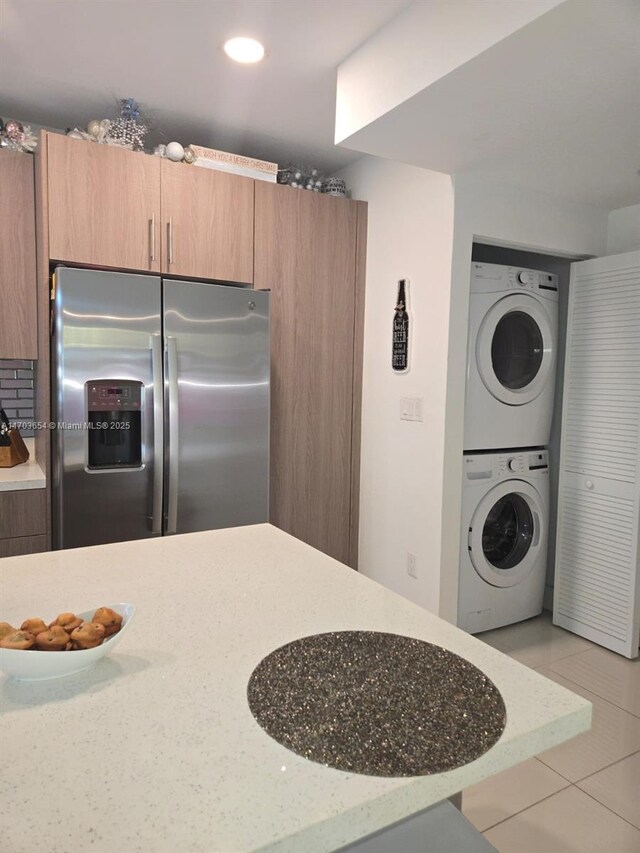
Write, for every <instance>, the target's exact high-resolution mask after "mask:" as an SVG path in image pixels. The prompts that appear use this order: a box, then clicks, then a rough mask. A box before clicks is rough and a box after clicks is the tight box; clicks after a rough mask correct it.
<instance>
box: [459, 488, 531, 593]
mask: <svg viewBox="0 0 640 853" xmlns="http://www.w3.org/2000/svg"><path fill="white" fill-rule="evenodd" d="M544 524H545V522H544V515H543V512H542V499H541V498H540V495H539V494H538V492H537V491H536V489H535V488H534V487H533V486H532V485H530V484H529V483H525V482H524V481H523V480H507V481H505V482H502V483H500V484H499V485H497V486H495V487H494V488H493V489H491V491H489V492H487V494H486V495H485V496H484V497H483V498H482V500H481V501H480V503H479V504H478V507H477V509H476V511H475V512H474V514H473V518H472V519H471V527H470V529H469V556H470V557H471V562H472V563H473V567H474V569H475V570H476V572H477V573H478V574H479V575H480V577H481V578H482V579H483V580H485V581H486V582H487V583H490V584H491V585H492V586H501V587H506V586H515V584H518V583H521V582H522V581H523V580H524V579H525V578H526V577H527V575H528V574H529V573H530V572H531V570H532V569H533V567H534V566H535V563H536V559H537V557H538V553H539V551H540V547H541V545H542V544H544V543H545V542H546V536H547V531H546V529H545V527H544Z"/></svg>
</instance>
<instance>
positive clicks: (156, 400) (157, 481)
mask: <svg viewBox="0 0 640 853" xmlns="http://www.w3.org/2000/svg"><path fill="white" fill-rule="evenodd" d="M150 340H151V376H152V382H153V498H152V500H153V510H152V516H151V530H152V531H153V533H162V469H163V453H164V441H163V433H164V418H163V412H162V397H163V394H162V337H161V336H160V334H159V333H158V332H156V333H154V334H152V335H151V337H150Z"/></svg>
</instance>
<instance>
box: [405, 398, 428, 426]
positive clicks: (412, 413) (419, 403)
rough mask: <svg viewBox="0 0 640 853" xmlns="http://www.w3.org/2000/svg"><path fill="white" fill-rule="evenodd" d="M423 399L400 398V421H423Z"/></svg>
mask: <svg viewBox="0 0 640 853" xmlns="http://www.w3.org/2000/svg"><path fill="white" fill-rule="evenodd" d="M423 404H424V397H402V399H401V400H400V420H401V421H423V420H424V417H423Z"/></svg>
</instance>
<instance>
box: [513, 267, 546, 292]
mask: <svg viewBox="0 0 640 853" xmlns="http://www.w3.org/2000/svg"><path fill="white" fill-rule="evenodd" d="M508 278H509V287H513V289H514V290H542V291H543V292H544V291H545V290H546V291H550V292H551V293H557V292H558V276H557V275H556V274H555V273H552V272H540V271H539V270H525V269H521V268H520V267H509V272H508Z"/></svg>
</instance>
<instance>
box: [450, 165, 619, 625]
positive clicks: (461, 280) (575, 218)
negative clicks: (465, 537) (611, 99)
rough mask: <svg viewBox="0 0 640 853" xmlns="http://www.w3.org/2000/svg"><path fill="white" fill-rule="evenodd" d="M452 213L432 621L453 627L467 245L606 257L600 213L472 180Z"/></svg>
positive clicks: (461, 178)
mask: <svg viewBox="0 0 640 853" xmlns="http://www.w3.org/2000/svg"><path fill="white" fill-rule="evenodd" d="M454 187H455V215H454V235H453V256H452V279H451V306H450V316H451V324H450V329H449V359H448V376H447V402H446V430H445V436H446V442H445V448H444V461H443V468H444V475H443V500H442V506H443V510H442V518H443V525H442V540H441V581H440V606H439V612H440V615H441V616H442V617H443V618H445V619H449V620H450V621H455V618H456V607H457V597H458V554H459V541H460V538H459V537H460V499H461V481H462V448H463V430H464V388H465V373H466V349H467V323H468V313H469V272H470V269H471V251H472V245H473V242H474V240H476V241H477V242H481V243H497V244H500V245H503V246H509V247H512V248H519V249H524V250H534V251H536V250H537V251H539V252H544V253H546V254H549V255H558V256H568V257H580V256H583V257H584V256H592V255H602V254H605V252H606V235H607V218H608V213H607V211H605V210H601V209H599V208H595V207H591V206H589V205H580V204H576V203H575V202H571V201H568V200H563V199H559V198H554V197H551V196H546V195H543V194H541V193H534V192H532V191H530V190H526V191H524V190H522V189H519V188H517V187H513V186H509V185H505V184H496V183H489V182H488V181H487V180H486V179H484V180H483V179H481V178H479V177H478V176H475V175H472V174H463V175H458V176H456V177H455V179H454Z"/></svg>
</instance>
